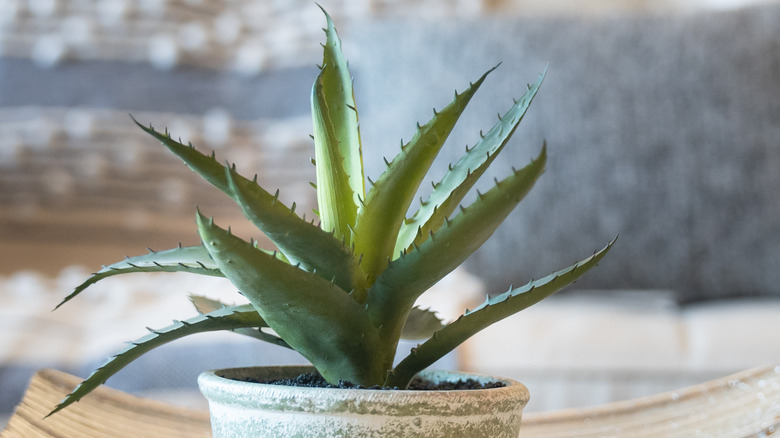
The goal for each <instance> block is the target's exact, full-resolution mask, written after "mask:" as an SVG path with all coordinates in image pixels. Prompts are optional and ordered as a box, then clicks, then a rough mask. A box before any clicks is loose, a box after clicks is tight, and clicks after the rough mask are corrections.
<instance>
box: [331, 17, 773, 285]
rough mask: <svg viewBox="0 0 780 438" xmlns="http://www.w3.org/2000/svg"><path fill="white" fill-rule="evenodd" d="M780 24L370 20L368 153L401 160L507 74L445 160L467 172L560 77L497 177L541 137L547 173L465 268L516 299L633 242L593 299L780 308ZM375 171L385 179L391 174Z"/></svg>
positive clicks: (530, 152) (608, 268)
mask: <svg viewBox="0 0 780 438" xmlns="http://www.w3.org/2000/svg"><path fill="white" fill-rule="evenodd" d="M777 23H780V5H773V6H766V7H757V8H752V9H747V10H742V11H735V12H730V13H700V14H692V15H681V16H656V17H647V16H641V17H619V18H618V17H612V18H592V19H568V18H541V19H512V20H501V19H497V20H492V21H477V20H475V21H457V22H436V23H431V22H408V21H407V22H385V23H382V24H381V25H380V24H377V23H371V24H370V25H366V26H364V27H360V28H356V29H353V30H354V34H353V35H352V36H351V38H350V39H348V41H352V43H351V45H353V46H354V45H355V43H357V45H358V47H357V48H356V49H355V52H356V53H357V54H356V56H355V58H356V60H358V61H359V62H355V64H356V65H359V66H360V68H359V69H358V71H357V72H356V73H355V76H356V77H357V80H356V86H357V90H356V94H357V95H358V99H359V101H358V105H359V107H360V109H361V111H362V112H361V129H362V135H363V140H364V150H365V151H371V150H372V148H374V147H377V146H379V147H384V148H386V149H385V151H386V152H385V153H386V154H387V155H391V154H393V153H395V150H396V149H397V141H398V137H399V136H400V135H403V136H404V137H405V138H407V139H408V138H410V137H411V135H412V133H413V131H412V129H413V127H414V123H415V122H416V121H420V122H425V121H426V120H428V118H429V117H430V115H431V109H430V107H431V106H433V105H435V106H436V107H437V108H441V107H442V106H444V105H445V104H446V103H448V102H449V99H451V97H452V91H453V88H455V87H457V88H458V89H459V90H462V89H463V88H464V87H465V86H466V84H467V83H468V81H473V80H476V79H477V78H478V77H479V75H480V74H481V73H482V72H483V71H485V70H487V69H488V68H490V67H492V66H493V65H495V64H496V63H498V62H499V61H503V64H502V65H501V67H500V68H499V69H498V70H497V71H496V72H494V73H493V74H492V75H491V77H490V78H488V80H487V81H486V83H485V84H484V85H483V86H482V89H481V90H480V92H479V93H478V94H477V97H476V98H475V99H474V102H473V103H472V105H473V108H472V109H471V111H470V112H468V111H467V113H466V114H465V115H464V119H463V120H462V121H461V125H460V129H458V130H456V132H454V133H453V138H452V140H453V141H451V143H452V144H451V145H450V146H449V148H448V149H447V148H445V151H444V152H442V155H443V156H442V157H441V158H442V161H443V162H446V161H454V160H455V159H457V157H458V156H459V155H460V154H461V153H462V151H463V145H465V144H470V145H471V144H474V142H475V139H476V138H477V137H476V133H477V132H479V130H480V129H484V130H485V131H487V129H488V128H489V127H490V126H492V124H493V122H494V120H495V114H496V112H497V111H502V112H503V111H505V110H506V109H507V108H508V106H509V105H510V104H511V100H510V98H511V97H519V95H520V94H521V93H522V92H523V91H524V85H525V84H526V83H530V82H533V81H534V80H535V79H536V76H537V74H538V73H539V72H541V71H542V70H543V69H544V68H545V65H546V64H547V63H549V73H548V75H547V78H546V80H545V84H544V85H543V86H542V89H541V91H540V93H539V95H538V96H537V99H536V101H535V102H534V104H533V105H532V107H531V109H530V111H529V113H528V116H527V117H526V119H525V121H524V122H523V123H522V124H521V127H520V128H519V129H518V131H517V133H516V135H515V139H514V141H513V143H512V144H510V146H509V147H508V148H507V150H506V151H505V152H504V153H503V154H504V156H503V158H501V159H499V160H500V161H503V162H505V163H506V164H505V165H504V168H503V169H500V170H498V171H497V172H495V174H494V175H487V176H486V180H487V182H488V183H489V182H490V181H492V179H493V178H492V177H493V176H501V175H505V174H506V173H507V169H508V166H509V164H512V165H514V166H517V167H520V166H523V165H525V164H526V163H527V162H528V160H529V159H530V158H531V157H532V156H534V155H535V154H536V153H537V151H538V150H539V148H540V147H541V144H542V141H543V139H546V140H547V142H548V145H549V156H550V159H549V164H548V169H547V172H546V173H545V175H543V176H542V178H541V180H540V181H539V183H538V184H537V187H536V188H535V189H534V190H533V191H532V192H531V194H530V195H529V196H528V198H527V199H526V200H525V201H524V202H523V203H521V205H520V207H519V208H518V210H517V211H516V212H515V213H514V214H513V215H512V216H510V218H509V221H508V222H507V223H506V224H504V225H503V226H502V227H501V228H500V229H499V231H498V232H497V234H496V235H495V236H494V237H493V238H492V239H491V240H490V241H489V242H488V243H487V244H486V245H485V246H484V247H483V248H482V249H481V250H480V251H479V252H478V253H477V255H476V256H475V257H474V258H472V260H471V261H470V262H468V265H467V266H468V267H469V268H470V269H471V270H472V271H473V272H475V273H477V274H479V275H481V276H483V277H484V278H485V279H486V280H487V281H488V283H489V284H490V286H491V288H492V290H494V291H496V292H500V291H502V290H503V288H505V287H508V285H509V284H510V283H515V284H519V283H523V282H525V281H527V280H528V279H530V278H531V277H536V278H538V277H540V276H543V275H547V274H548V273H549V272H551V271H552V270H555V269H558V268H562V267H564V266H568V264H571V263H572V262H574V261H575V260H577V259H580V258H583V257H584V256H587V255H588V254H589V253H590V252H592V251H593V250H595V249H598V248H600V247H601V246H603V245H604V244H605V243H606V242H608V241H609V240H610V239H611V238H612V237H614V236H615V235H616V234H618V233H619V234H620V239H619V241H618V243H617V245H616V246H615V247H614V249H613V251H612V253H611V254H610V255H609V256H608V257H607V258H606V259H605V260H604V261H603V262H602V263H601V266H599V267H598V268H596V269H595V270H594V271H593V272H591V273H589V274H588V275H587V276H586V277H585V278H584V279H583V280H582V281H581V282H580V283H579V284H578V286H580V287H592V288H607V289H609V288H638V289H643V288H662V289H673V290H676V291H678V292H679V293H680V298H681V299H683V300H694V299H701V298H713V297H721V296H726V295H751V294H780V288H778V287H777V285H778V284H780V270H778V269H777V267H778V266H780V220H778V217H780V196H779V195H778V189H780V44H778V42H780V26H778V25H777ZM346 38H349V37H346ZM346 38H345V39H346ZM345 46H346V47H347V50H348V49H349V47H350V44H345ZM367 153H368V152H367ZM374 160H375V161H374V162H372V163H370V164H371V165H372V166H374V167H373V170H374V172H376V171H378V169H380V167H381V160H377V159H376V157H374ZM426 185H427V183H426ZM489 185H490V184H486V185H485V186H483V189H484V188H487V186H489Z"/></svg>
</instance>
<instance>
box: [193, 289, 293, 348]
mask: <svg viewBox="0 0 780 438" xmlns="http://www.w3.org/2000/svg"><path fill="white" fill-rule="evenodd" d="M190 301H192V305H193V306H195V309H196V310H197V311H198V313H200V314H207V313H211V312H216V311H217V310H220V309H226V308H228V307H234V306H230V305H227V304H225V303H223V302H221V301H219V300H214V299H211V298H208V297H204V296H202V295H190ZM241 308H242V309H246V308H251V309H252V311H253V312H254V311H255V310H254V308H253V307H251V306H249V307H247V306H243V307H241ZM233 331H234V332H236V333H238V334H240V335H244V336H249V337H250V338H255V339H259V340H261V341H265V342H268V343H271V344H274V345H278V346H280V347H284V348H290V349H292V347H290V346H289V345H288V344H287V342H284V340H282V338H280V337H278V336H275V335H272V334H270V333H266V332H264V331H262V330H260V329H256V328H237V329H234V330H233Z"/></svg>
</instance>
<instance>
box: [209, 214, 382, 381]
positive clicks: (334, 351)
mask: <svg viewBox="0 0 780 438" xmlns="http://www.w3.org/2000/svg"><path fill="white" fill-rule="evenodd" d="M197 221H198V231H199V232H200V235H201V239H202V240H203V243H204V245H205V246H206V248H207V249H208V251H209V253H210V254H211V257H212V258H213V259H214V261H215V262H216V263H217V265H218V266H219V268H220V269H221V270H222V272H223V273H224V274H225V276H226V277H227V278H228V279H230V281H231V282H232V283H233V284H234V285H236V287H238V288H239V289H240V290H241V292H242V294H243V295H244V296H245V297H246V298H247V299H248V300H249V301H250V302H251V303H252V305H254V307H255V309H256V310H257V312H258V313H259V314H260V316H262V318H263V319H264V320H265V321H266V322H267V323H268V325H269V326H270V327H271V328H272V329H273V330H274V331H275V332H276V333H277V334H279V336H280V337H281V338H282V339H284V340H285V341H286V342H287V343H288V344H289V345H290V346H291V347H293V348H294V349H295V350H296V351H297V352H299V353H301V354H302V355H303V356H304V357H306V358H307V359H308V360H309V361H310V362H311V363H312V364H313V365H314V366H315V367H317V369H318V370H319V371H320V373H321V374H322V376H323V377H324V378H325V379H326V380H328V381H329V382H332V383H337V382H338V380H339V379H347V380H349V381H351V382H354V383H358V384H366V383H368V386H371V385H375V384H378V383H381V381H382V380H384V370H386V369H387V368H386V365H387V364H386V362H387V360H388V358H386V357H382V355H381V354H376V351H375V350H376V345H378V338H377V333H376V329H375V328H374V326H373V325H372V324H371V323H370V321H369V319H368V317H367V315H366V312H365V310H364V309H363V307H362V306H361V305H359V304H358V303H357V302H356V301H355V300H354V299H353V298H352V296H351V295H350V294H348V293H347V292H345V291H344V290H342V289H340V288H339V287H338V286H336V285H335V284H334V283H332V282H330V281H327V280H325V279H323V278H322V277H320V276H318V275H316V274H314V273H311V272H306V271H303V270H301V269H299V268H297V267H295V266H291V265H289V264H287V263H282V262H279V261H278V260H276V259H275V258H273V257H270V256H268V255H266V254H264V253H262V252H260V251H258V250H257V249H256V248H254V247H253V246H251V245H249V244H248V243H247V242H245V241H243V240H242V239H240V238H239V237H237V236H234V235H232V234H231V233H229V232H228V231H226V230H223V229H222V228H220V227H218V226H216V225H215V224H214V223H213V221H210V220H207V219H206V218H204V217H203V216H201V215H200V214H198V217H197ZM389 360H390V361H392V359H389ZM383 367H384V368H383Z"/></svg>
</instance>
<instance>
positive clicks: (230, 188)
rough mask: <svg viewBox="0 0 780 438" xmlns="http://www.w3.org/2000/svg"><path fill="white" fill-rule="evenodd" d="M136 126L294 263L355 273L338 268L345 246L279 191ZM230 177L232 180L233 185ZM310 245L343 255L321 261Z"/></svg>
mask: <svg viewBox="0 0 780 438" xmlns="http://www.w3.org/2000/svg"><path fill="white" fill-rule="evenodd" d="M133 121H135V119H133ZM135 123H136V124H137V125H138V126H139V127H141V129H143V130H144V131H146V132H148V133H149V134H150V135H152V136H154V137H155V138H156V139H158V140H159V141H160V142H162V144H163V145H165V146H166V147H167V148H168V149H169V150H171V152H173V153H174V154H175V155H176V156H178V157H179V158H181V159H182V160H183V161H184V162H185V163H186V164H187V166H189V167H190V168H191V169H192V170H193V171H195V172H196V173H197V174H198V175H200V176H201V177H203V179H205V180H206V181H208V182H209V183H211V184H212V185H213V186H214V187H216V188H218V189H219V190H221V191H223V192H224V193H226V194H227V195H229V196H230V197H231V198H232V199H233V200H234V201H235V202H236V203H237V204H238V205H239V206H240V207H241V208H242V210H243V211H244V214H245V215H247V217H248V218H249V219H250V220H252V222H253V223H254V224H255V225H256V226H257V227H258V228H259V229H260V230H261V231H263V233H265V234H266V235H267V236H268V237H269V238H270V239H271V241H272V242H273V243H274V244H275V245H276V246H277V248H279V250H280V251H281V252H282V253H283V254H284V255H285V256H286V257H287V259H288V260H289V261H290V262H291V263H299V262H300V263H303V266H304V267H305V268H306V269H308V270H311V271H321V272H324V273H328V275H331V273H332V274H333V275H336V274H337V273H338V274H339V275H338V276H339V278H342V277H343V275H340V273H343V272H344V271H348V272H352V268H351V266H350V265H351V264H352V261H351V260H350V261H349V263H346V265H345V266H343V267H339V266H336V265H337V263H340V262H344V260H345V257H344V254H346V253H348V250H347V249H346V248H344V245H343V243H342V242H341V241H339V240H338V239H336V238H334V237H333V236H332V235H331V234H329V233H326V232H324V231H323V230H321V229H320V228H319V227H317V226H316V225H314V224H312V223H310V222H307V221H305V220H303V219H302V218H300V217H298V216H297V215H296V214H295V212H294V211H293V209H290V208H288V207H286V206H285V205H284V204H283V203H282V202H280V201H279V200H278V194H279V192H278V191H277V193H276V194H275V195H271V194H270V193H268V192H267V191H266V190H265V189H263V188H262V187H260V186H259V185H258V184H257V182H256V181H250V180H248V179H246V178H244V177H243V176H241V175H240V174H238V173H237V172H235V171H233V170H232V169H230V168H228V167H226V166H224V165H222V164H220V163H219V162H217V161H216V159H215V158H214V156H213V155H212V156H207V155H204V154H202V153H200V152H198V151H197V150H196V149H195V148H194V147H192V146H187V145H184V144H182V143H180V142H177V141H175V140H173V139H172V138H171V137H170V135H168V134H167V133H166V134H165V135H163V134H160V133H159V132H157V131H155V130H154V128H151V127H149V128H147V127H145V126H143V125H141V124H140V123H138V122H137V121H135ZM228 175H230V176H231V177H232V182H231V181H230V180H229V178H228ZM236 187H238V188H240V189H241V191H240V192H239V193H235V192H234V188H236ZM250 204H251V205H250ZM306 242H311V243H312V245H315V246H316V247H317V248H319V250H321V251H322V252H323V253H324V254H327V255H328V256H333V255H335V254H339V255H338V256H337V257H335V258H334V259H328V258H327V257H320V258H317V255H316V254H314V252H316V251H314V250H313V249H312V247H311V246H310V245H307V244H306ZM320 263H321V264H320Z"/></svg>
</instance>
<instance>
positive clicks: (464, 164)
mask: <svg viewBox="0 0 780 438" xmlns="http://www.w3.org/2000/svg"><path fill="white" fill-rule="evenodd" d="M546 74H547V69H546V68H545V70H544V71H543V72H542V74H540V75H539V78H538V79H537V81H536V83H534V84H533V85H530V86H529V87H528V91H527V92H526V93H525V94H524V95H523V96H522V97H521V98H520V99H519V100H516V101H515V103H514V105H513V106H512V108H510V109H509V111H507V112H506V113H505V114H504V115H503V116H501V118H499V120H498V122H497V123H496V124H495V125H494V126H493V127H492V128H491V129H490V131H488V133H487V134H485V135H483V136H482V139H481V140H480V141H479V142H478V143H477V144H476V145H475V146H474V147H473V148H471V149H467V152H466V154H465V155H464V156H463V157H462V158H461V159H460V160H459V161H458V162H457V163H456V164H455V165H454V166H451V167H450V169H449V171H448V172H447V174H445V175H444V178H442V180H441V181H439V182H438V183H437V184H434V190H433V192H432V193H431V195H430V196H429V197H428V199H427V200H426V201H424V202H422V205H421V206H420V208H419V209H418V210H417V212H416V213H415V214H414V215H413V216H412V217H411V218H410V219H407V220H405V221H404V223H403V224H402V225H401V230H400V231H399V233H398V240H397V241H396V246H395V251H394V252H393V253H394V258H396V257H398V256H399V255H400V254H401V253H402V252H403V251H406V250H409V249H411V245H412V244H413V243H414V244H417V245H419V244H421V243H422V242H423V241H424V240H425V239H427V238H428V234H429V232H430V231H436V230H438V229H439V227H441V225H443V224H444V220H445V219H446V218H448V217H449V216H450V214H452V212H453V211H455V208H456V207H457V206H458V204H459V203H460V202H461V201H462V200H463V198H464V197H465V196H466V193H468V191H469V190H470V189H471V188H472V187H473V186H474V183H476V182H477V180H478V179H479V177H480V176H482V174H483V173H484V172H485V170H487V168H488V167H489V166H490V164H491V163H492V162H493V160H494V159H495V158H496V157H497V156H498V154H499V153H500V152H501V151H502V150H503V148H504V145H506V143H507V142H508V141H509V139H510V138H511V137H512V134H514V132H515V129H516V128H517V126H518V125H519V124H520V122H521V121H522V120H523V116H525V113H526V111H527V110H528V107H529V106H530V105H531V102H532V101H533V99H534V97H535V96H536V93H537V92H538V91H539V87H541V85H542V81H544V77H545V75H546Z"/></svg>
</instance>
